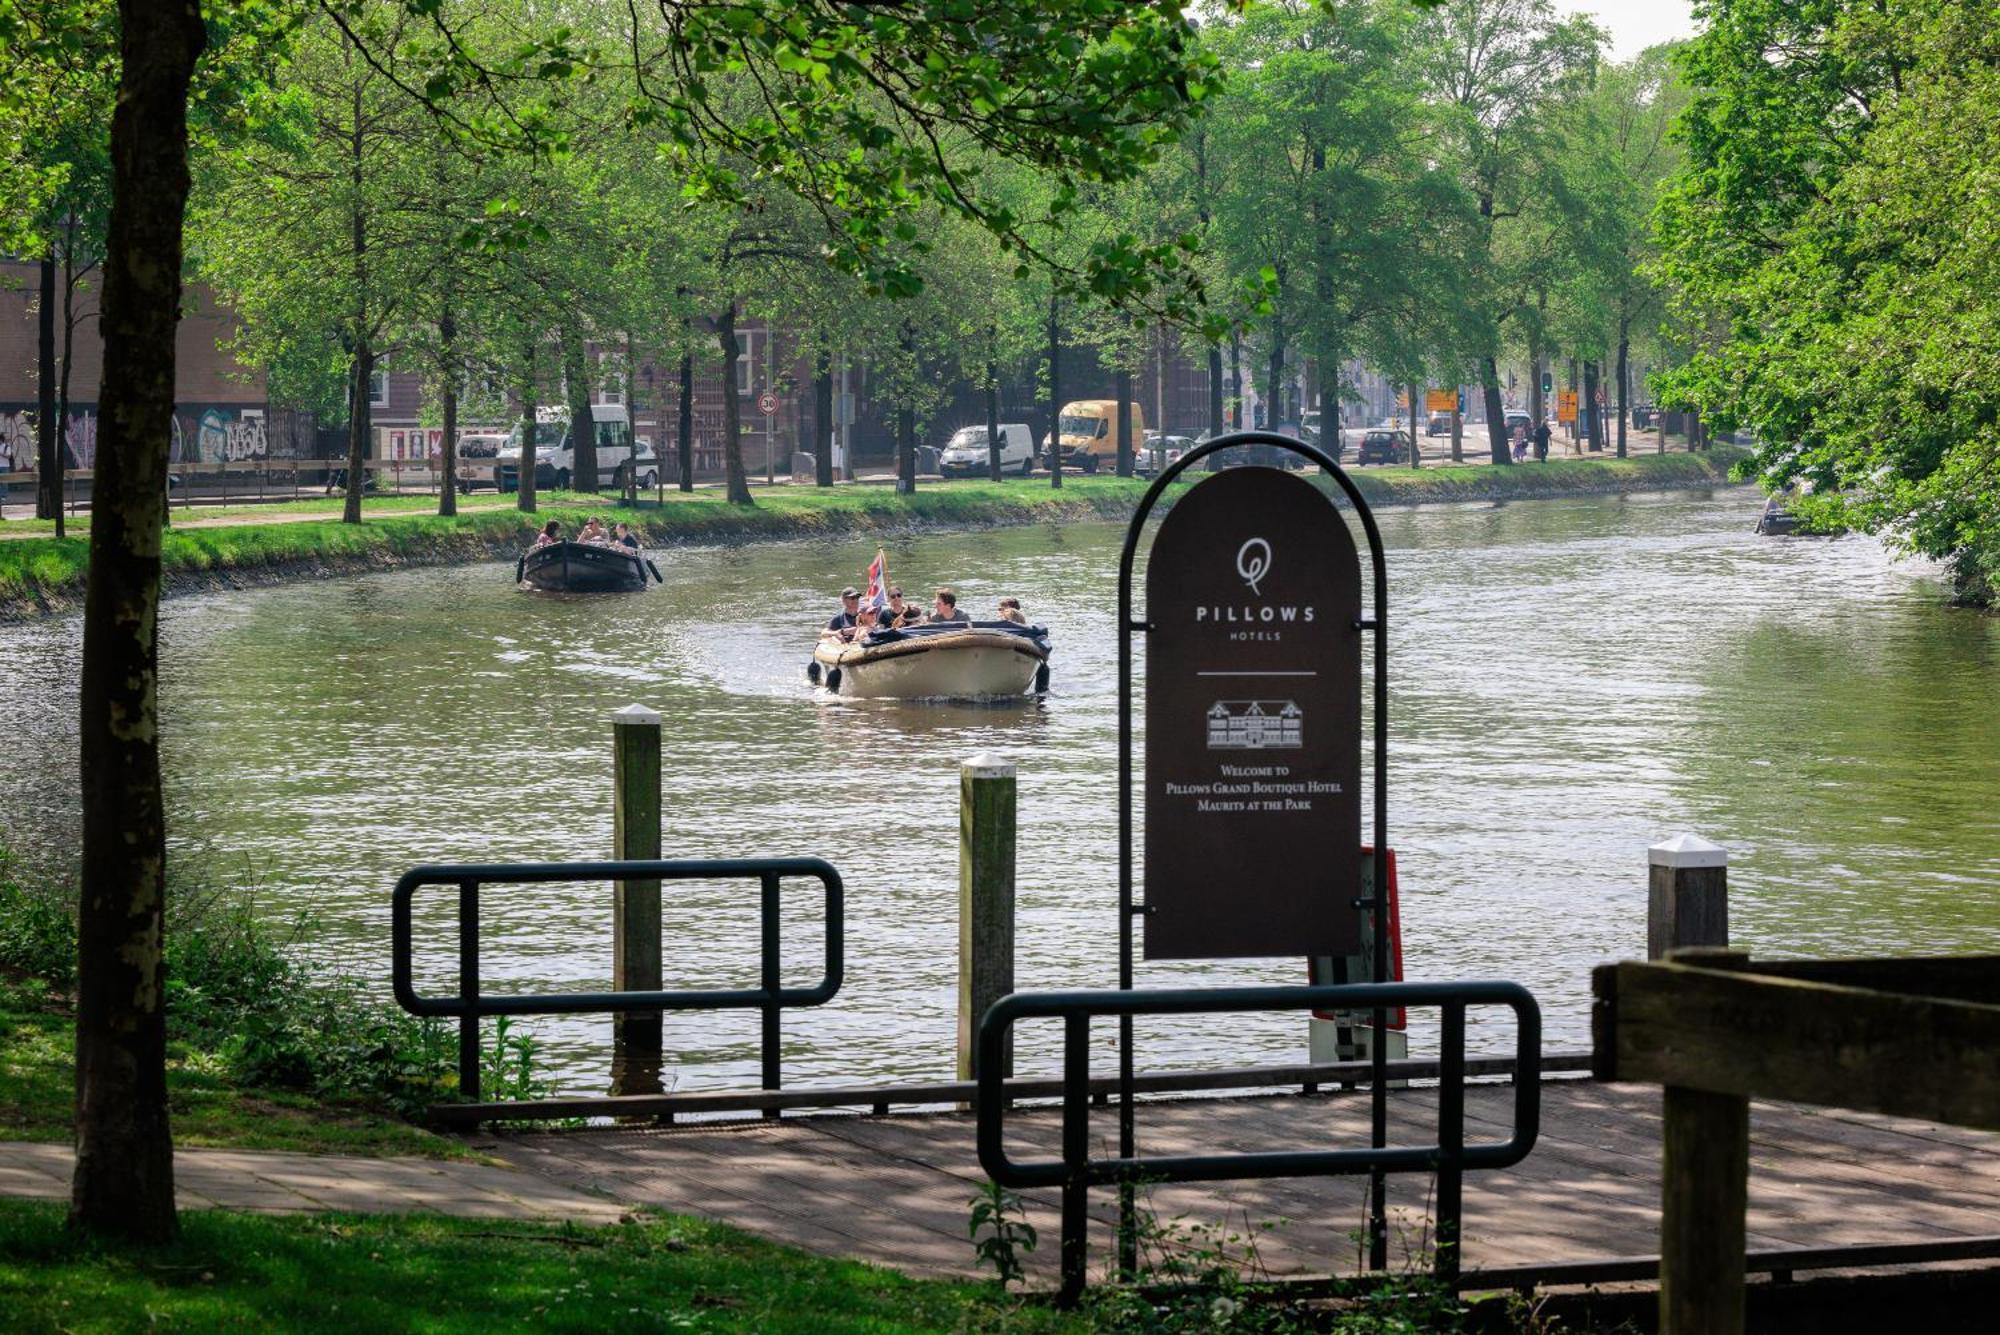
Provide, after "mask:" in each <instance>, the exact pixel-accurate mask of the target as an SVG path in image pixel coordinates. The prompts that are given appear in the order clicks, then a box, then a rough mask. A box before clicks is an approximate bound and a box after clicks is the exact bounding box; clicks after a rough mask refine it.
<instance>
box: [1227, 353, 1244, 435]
mask: <svg viewBox="0 0 2000 1335" xmlns="http://www.w3.org/2000/svg"><path fill="white" fill-rule="evenodd" d="M1229 429H1230V430H1231V431H1241V430H1242V429H1243V338H1242V336H1241V335H1240V334H1231V335H1230V336H1229Z"/></svg>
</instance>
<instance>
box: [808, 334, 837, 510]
mask: <svg viewBox="0 0 2000 1335" xmlns="http://www.w3.org/2000/svg"><path fill="white" fill-rule="evenodd" d="M812 456H813V485H814V486H816V487H830V486H832V485H833V354H832V353H830V352H828V351H826V350H825V349H824V348H822V349H821V350H820V351H819V352H817V353H815V354H814V355H813V444H812Z"/></svg>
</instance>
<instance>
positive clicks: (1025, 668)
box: [806, 621, 1049, 700]
mask: <svg viewBox="0 0 2000 1335" xmlns="http://www.w3.org/2000/svg"><path fill="white" fill-rule="evenodd" d="M1048 663H1049V633H1048V631H1047V630H1045V629H1043V628H1042V627H1040V626H1022V625H1018V624H1016V623H1014V622H1012V621H973V622H959V623H950V624H944V625H936V626H912V627H910V628H908V629H907V630H891V631H878V632H876V633H875V634H872V635H870V636H869V637H868V638H867V639H866V640H864V641H862V642H860V643H858V644H857V643H853V642H849V641H843V640H841V639H839V638H837V637H835V636H831V635H829V636H827V637H826V638H824V639H822V640H821V641H820V643H819V647H818V648H817V649H815V650H814V651H813V661H812V666H811V667H809V668H808V669H807V670H806V675H807V676H808V677H810V678H811V679H812V680H814V681H816V682H821V683H823V684H824V685H825V686H826V688H827V689H828V690H829V691H832V692H834V693H835V694H838V695H853V696H867V697H871V698H876V699H889V700H1004V699H1007V698H1009V697H1011V696H1020V695H1026V694H1027V693H1028V692H1030V691H1034V692H1037V693H1039V692H1042V691H1045V690H1047V689H1048V685H1049V668H1048Z"/></svg>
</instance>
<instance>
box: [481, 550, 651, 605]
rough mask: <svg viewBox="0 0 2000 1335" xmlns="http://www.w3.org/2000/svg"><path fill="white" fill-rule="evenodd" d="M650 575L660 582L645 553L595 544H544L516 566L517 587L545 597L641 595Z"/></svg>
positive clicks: (523, 556)
mask: <svg viewBox="0 0 2000 1335" xmlns="http://www.w3.org/2000/svg"><path fill="white" fill-rule="evenodd" d="M649 574H650V576H651V578H653V579H656V580H657V579H659V578H660V572H659V569H658V567H656V566H655V565H654V564H653V563H652V562H651V561H648V560H647V559H646V557H645V555H644V554H643V553H641V552H637V551H634V550H633V549H631V548H629V547H619V546H611V545H606V544H601V543H595V542H570V541H567V540H564V541H560V542H545V543H543V544H542V545H541V546H539V547H532V548H530V549H528V550H527V551H526V552H523V553H522V554H521V559H520V560H518V561H516V562H515V563H514V581H515V583H517V584H525V585H526V586H527V587H529V588H531V589H537V590H540V591H541V592H543V593H639V592H642V591H643V590H644V589H645V587H646V581H647V578H648V575H649ZM662 582H664V581H662Z"/></svg>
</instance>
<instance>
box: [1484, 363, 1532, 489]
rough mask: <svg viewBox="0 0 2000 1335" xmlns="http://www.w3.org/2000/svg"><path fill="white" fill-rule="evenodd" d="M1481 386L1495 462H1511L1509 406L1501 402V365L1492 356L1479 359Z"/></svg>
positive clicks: (1487, 432) (1487, 429)
mask: <svg viewBox="0 0 2000 1335" xmlns="http://www.w3.org/2000/svg"><path fill="white" fill-rule="evenodd" d="M1537 383H1540V382H1537ZM1479 387H1480V390H1481V392H1482V394H1483V396H1484V398H1485V400H1486V436H1487V441H1488V443H1489V444H1490V445H1491V447H1492V450H1493V462H1494V463H1496V464H1511V463H1512V462H1514V459H1513V456H1512V455H1511V454H1509V453H1508V452H1507V406H1506V405H1505V404H1503V403H1501V402H1500V367H1499V364H1498V363H1497V362H1496V361H1495V360H1494V358H1493V357H1491V356H1486V357H1481V358H1480V359H1479Z"/></svg>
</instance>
